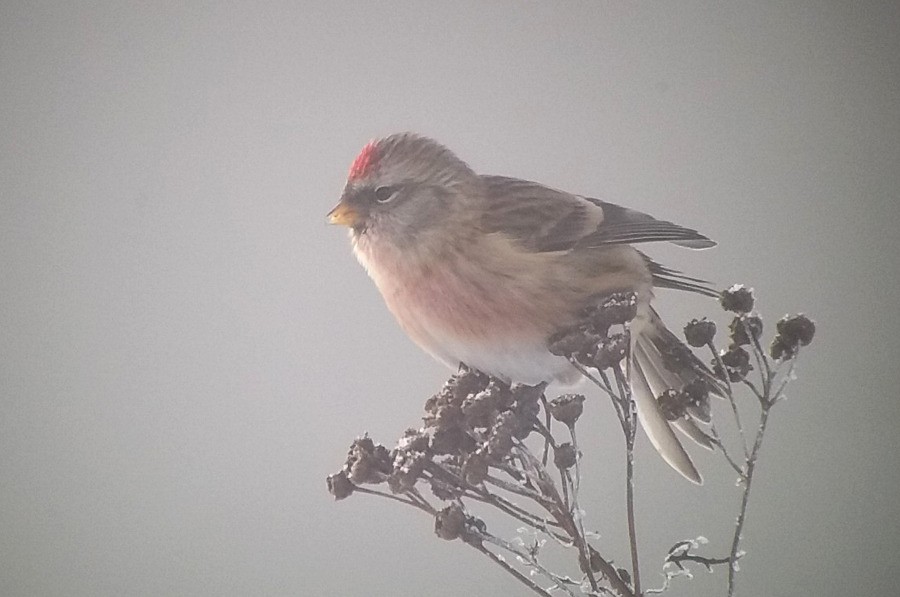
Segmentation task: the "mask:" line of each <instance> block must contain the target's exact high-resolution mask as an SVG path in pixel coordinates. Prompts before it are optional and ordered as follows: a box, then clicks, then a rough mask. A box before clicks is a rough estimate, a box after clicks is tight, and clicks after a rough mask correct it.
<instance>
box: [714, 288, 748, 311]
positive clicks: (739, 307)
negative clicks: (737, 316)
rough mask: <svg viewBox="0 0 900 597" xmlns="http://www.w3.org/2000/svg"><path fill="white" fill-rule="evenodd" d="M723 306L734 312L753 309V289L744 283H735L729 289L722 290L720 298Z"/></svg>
mask: <svg viewBox="0 0 900 597" xmlns="http://www.w3.org/2000/svg"><path fill="white" fill-rule="evenodd" d="M719 300H720V302H721V303H722V308H723V309H725V310H726V311H732V312H734V313H749V312H750V311H752V310H753V289H752V288H747V287H746V286H744V285H743V284H735V285H734V286H732V287H731V288H729V289H728V290H724V291H722V296H721V298H720V299H719Z"/></svg>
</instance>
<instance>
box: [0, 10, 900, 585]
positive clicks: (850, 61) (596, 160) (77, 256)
mask: <svg viewBox="0 0 900 597" xmlns="http://www.w3.org/2000/svg"><path fill="white" fill-rule="evenodd" d="M898 31H900V5H898V4H897V3H896V2H892V1H886V2H874V1H869V2H857V3H839V2H806V1H803V2H790V3H774V2H768V3H746V2H725V3H720V2H700V1H692V2H676V3H658V2H568V3H534V2H532V3H527V2H468V3H466V2H454V3H444V4H438V3H385V4H380V3H349V2H348V3H343V2H323V3H316V4H313V3H305V2H299V3H298V2H284V3H250V2H247V3H242V2H228V3H220V2H192V3H136V2H77V3H76V2H58V1H57V2H11V1H7V2H3V3H2V4H0V594H2V595H9V596H31V595H39V596H44V595H47V596H56V595H60V596H61V595H66V596H71V595H85V596H89V595H148V596H151V595H235V596H238V595H326V596H330V595H377V596H381V595H384V596H392V597H393V596H398V597H406V596H409V597H413V596H420V595H429V596H436V597H443V596H455V595H472V596H482V595H483V596H499V595H504V596H508V595H525V594H527V590H526V589H525V588H523V587H522V586H521V585H519V584H518V583H517V582H516V581H515V580H513V579H512V578H511V577H508V576H507V575H505V574H504V573H502V571H500V570H499V568H497V567H496V566H494V565H492V564H490V562H488V561H487V560H486V559H485V558H483V557H482V556H480V555H479V554H477V553H476V552H475V551H474V550H471V549H469V548H466V547H465V546H463V545H461V544H460V543H459V542H455V543H448V542H444V541H441V540H439V539H437V538H436V537H434V536H433V531H432V521H431V520H429V519H428V518H427V517H425V516H423V515H421V514H420V513H418V512H415V511H413V510H412V509H410V508H404V507H401V506H400V505H398V504H396V503H391V502H389V501H387V500H378V499H370V498H368V496H353V497H352V498H351V499H348V500H346V501H342V502H338V503H335V502H334V501H333V500H332V498H331V497H330V496H329V495H328V493H327V492H326V489H325V482H324V479H325V476H326V475H327V474H329V473H331V472H334V471H336V470H337V469H338V468H339V467H340V465H341V464H342V462H343V460H344V457H345V454H346V449H347V447H348V445H349V443H350V441H351V440H352V439H353V438H354V437H355V436H356V435H358V434H361V433H362V432H364V431H368V432H369V433H370V434H371V435H372V437H373V438H375V439H376V440H379V441H382V442H384V443H385V444H387V445H388V446H392V445H393V443H394V441H395V439H396V438H397V437H398V436H399V435H400V434H401V433H402V431H403V430H404V429H405V428H406V427H408V426H416V425H418V424H419V423H420V416H421V408H422V403H423V402H424V400H425V399H426V398H427V397H428V396H429V395H430V394H432V393H433V392H435V391H437V390H438V389H439V387H440V385H441V384H442V382H443V381H444V379H445V378H446V376H447V374H448V371H446V370H445V369H444V368H443V367H442V366H441V365H439V364H437V363H435V362H433V361H432V360H431V359H430V358H429V357H428V356H427V355H425V354H424V353H422V352H421V351H420V350H419V349H418V348H416V347H415V346H414V345H413V344H412V343H411V342H410V341H409V340H407V339H406V338H405V336H404V335H403V333H402V332H401V330H400V329H399V327H398V326H397V325H396V324H395V323H394V321H393V320H392V318H391V316H390V314H389V313H388V312H387V310H386V308H385V307H384V305H383V304H382V301H381V298H380V296H379V295H378V293H377V291H376V289H375V288H374V286H373V285H372V284H371V282H370V281H369V280H368V278H367V277H366V275H365V273H364V272H363V270H362V268H361V267H359V265H358V264H357V263H356V261H355V259H354V258H353V256H352V254H351V251H350V247H349V243H348V241H347V238H346V231H345V230H343V229H339V228H335V227H329V226H327V225H326V223H325V217H324V216H325V213H326V212H327V211H328V210H329V209H330V208H331V207H332V206H333V204H334V203H335V202H336V201H337V199H338V197H339V195H340V192H341V189H342V186H343V183H344V178H345V176H346V173H347V168H348V166H349V164H350V162H351V161H352V159H353V158H354V156H355V155H356V153H357V152H358V150H359V149H360V148H361V147H362V145H363V144H364V143H365V142H366V141H368V140H369V139H370V138H372V137H376V136H381V135H385V134H389V133H391V132H395V131H402V130H412V131H417V132H419V133H422V134H425V135H429V136H432V137H434V138H436V139H438V140H440V141H441V142H442V143H444V144H446V145H447V146H449V147H450V148H451V149H453V150H454V151H455V152H456V153H457V154H458V155H459V156H460V157H462V158H463V159H464V160H466V161H468V163H469V164H470V165H471V166H472V167H473V168H475V169H476V170H477V171H480V172H485V173H495V174H506V175H510V176H519V177H523V178H528V179H531V180H537V181H540V182H543V183H545V184H548V185H550V186H554V187H558V188H562V189H566V190H569V191H572V192H577V193H581V194H586V195H591V196H597V197H602V198H604V199H606V200H609V201H613V202H617V203H621V204H623V205H627V206H629V207H633V208H635V209H639V210H642V211H646V212H648V213H651V214H654V215H656V216H657V217H660V218H664V219H669V220H673V221H675V222H678V223H680V224H683V225H685V226H689V227H692V228H697V229H698V230H700V231H702V232H703V233H705V234H707V235H709V236H710V237H712V238H714V239H716V240H718V241H719V246H718V247H717V248H716V249H713V250H710V251H704V252H691V251H685V250H682V249H679V248H677V247H674V246H672V245H647V246H646V248H647V251H648V253H649V254H650V255H651V256H653V257H654V258H656V259H657V260H659V261H660V262H661V263H663V264H666V265H669V266H670V267H675V268H678V269H682V270H684V271H686V272H687V273H689V274H692V275H696V276H700V277H704V278H707V279H710V280H712V281H714V282H715V283H716V285H717V286H719V287H725V286H728V285H730V284H732V283H734V282H743V283H746V284H748V285H750V286H753V287H754V288H755V289H756V293H757V298H758V301H757V305H758V308H759V310H760V312H761V314H762V316H763V317H764V319H765V321H766V324H767V332H766V337H767V338H768V337H770V336H769V334H770V333H771V331H772V330H773V329H774V323H775V321H776V320H777V319H778V318H779V317H781V316H782V315H783V314H784V313H787V312H797V311H803V312H806V313H808V314H809V315H810V316H811V317H812V318H813V319H815V320H816V322H817V324H818V334H817V337H816V340H815V342H814V344H813V346H812V347H811V349H810V350H808V351H806V353H805V354H804V355H803V358H802V360H801V362H800V365H799V367H798V370H797V373H798V376H799V381H798V382H797V383H796V384H795V385H792V386H791V387H789V389H788V396H789V399H788V400H787V401H786V402H784V403H783V404H781V405H780V406H779V407H778V408H777V409H776V410H775V412H774V414H773V418H772V421H771V425H770V429H769V433H768V436H767V444H766V446H765V447H764V450H763V453H762V461H761V465H760V467H759V469H758V471H757V476H756V479H755V484H754V495H753V498H752V501H751V507H750V513H749V520H748V523H747V527H746V533H745V537H746V541H745V544H744V547H745V549H746V550H747V551H748V555H747V556H746V557H745V558H744V559H743V560H742V561H741V565H742V572H741V575H740V577H739V581H738V582H739V584H738V589H739V594H741V595H747V596H751V595H761V596H780V595H835V596H837V595H850V594H885V595H886V594H891V593H892V591H893V590H895V587H896V578H895V577H896V572H895V567H896V563H897V555H896V554H897V549H898V547H900V541H898V536H900V502H898V499H897V495H898V492H900V466H898V453H900V433H898V426H900V399H898V395H897V394H898V387H900V367H898V362H900V334H898V332H900V330H898V327H900V326H898V323H897V315H896V304H895V302H896V301H897V299H898V296H900V292H898V291H900V268H898V265H897V259H898V251H900V234H898V225H900V208H898V188H900V34H898ZM658 307H659V309H660V311H661V312H662V314H663V316H664V318H665V319H666V320H667V321H668V322H669V324H670V325H671V326H672V327H673V329H676V330H678V329H680V327H681V325H683V323H684V322H685V321H687V320H688V319H690V318H692V317H698V316H702V315H706V314H710V315H717V312H718V310H717V307H716V305H715V304H714V302H713V301H711V300H709V299H705V298H703V297H700V296H694V295H687V294H684V293H675V292H672V291H661V292H660V297H659V301H658ZM718 321H719V323H720V324H725V323H727V320H726V319H724V318H723V317H718ZM721 327H723V326H722V325H720V329H721ZM599 398H600V397H599V396H598V395H596V394H595V395H592V400H590V401H589V402H588V405H587V407H588V408H587V414H586V415H585V417H586V419H585V420H584V421H583V422H582V423H580V425H581V436H580V438H581V442H582V447H583V448H584V450H585V452H586V454H587V460H586V461H585V463H586V464H585V466H586V467H587V471H586V474H587V475H588V477H589V479H590V481H589V483H588V485H587V486H586V487H585V488H584V492H583V493H582V504H583V506H584V507H585V509H586V510H587V511H588V519H587V525H588V526H589V527H591V528H595V529H596V530H598V531H600V532H601V534H602V538H601V543H600V545H602V546H603V549H602V551H603V552H604V553H608V554H610V555H611V557H613V558H616V559H617V561H619V562H627V543H626V536H625V525H624V519H623V517H622V509H623V506H622V482H621V460H622V451H621V450H622V448H621V437H620V432H619V430H618V429H617V423H616V422H615V421H614V416H613V413H612V410H611V408H610V406H609V404H608V401H607V400H605V399H603V400H601V399H599ZM589 429H590V430H592V431H591V432H590V433H588V432H587V431H586V430H589ZM693 452H694V454H695V455H696V457H697V463H698V466H699V467H700V469H701V470H702V471H703V473H704V475H705V477H706V485H704V486H703V487H695V486H692V485H691V484H689V483H687V482H685V481H683V480H682V479H681V478H680V477H679V476H678V475H677V474H676V473H674V472H673V471H671V470H670V469H668V467H667V466H666V465H665V464H664V463H662V461H661V460H660V459H659V458H658V457H656V456H655V455H654V453H653V450H652V448H651V447H650V446H649V444H648V442H647V441H646V438H644V437H639V440H638V456H637V457H638V466H639V470H638V474H637V485H638V490H637V491H638V498H637V510H638V514H639V517H640V518H639V537H640V543H641V547H642V556H643V562H642V563H643V575H644V584H645V585H647V586H649V587H652V586H656V585H658V584H659V581H660V579H661V577H660V576H658V571H659V569H660V566H659V563H660V562H661V560H662V558H663V556H664V554H665V551H666V550H667V548H668V547H669V546H670V545H672V544H673V543H675V542H676V541H678V540H680V539H684V538H690V537H695V536H697V535H705V536H706V537H709V538H710V540H711V543H710V545H709V549H710V552H709V553H711V554H714V555H715V554H725V553H727V547H728V544H729V541H730V532H731V525H732V520H733V517H734V515H735V514H736V507H737V503H738V499H739V492H738V490H737V488H735V487H734V475H733V473H730V472H729V471H728V469H727V468H726V467H725V466H724V465H723V464H722V463H721V462H720V459H719V457H717V456H714V455H710V454H705V453H700V452H699V451H698V450H693ZM724 582H725V570H724V569H720V570H718V571H717V572H716V573H715V574H712V575H708V574H705V573H703V572H699V573H698V575H697V578H696V579H695V580H694V581H692V582H687V581H681V582H676V584H675V588H674V590H673V591H672V593H671V594H672V595H703V596H706V595H709V596H717V595H723V594H724Z"/></svg>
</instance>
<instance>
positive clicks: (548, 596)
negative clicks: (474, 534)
mask: <svg viewBox="0 0 900 597" xmlns="http://www.w3.org/2000/svg"><path fill="white" fill-rule="evenodd" d="M466 544H468V545H470V546H472V547H474V548H475V549H477V550H478V551H480V552H481V553H482V554H484V555H486V556H487V557H489V558H490V559H491V560H493V562H494V563H495V564H497V565H499V566H500V567H501V568H503V569H504V570H505V571H507V572H508V573H510V574H511V575H513V577H515V578H516V580H518V581H519V582H521V583H522V584H524V585H525V586H526V587H528V588H529V589H531V590H532V591H534V592H535V593H537V594H538V595H542V596H543V597H553V595H551V594H550V593H549V592H548V591H546V590H544V588H543V587H541V586H540V585H539V584H537V583H536V582H534V581H533V580H531V579H530V578H528V576H526V575H525V574H523V573H522V572H521V571H520V570H518V569H517V568H516V567H515V566H511V565H510V563H509V562H507V561H506V560H504V559H503V558H501V557H500V556H499V555H497V554H495V553H494V552H492V551H491V550H489V549H488V548H487V547H485V546H484V545H482V544H481V543H477V542H474V541H466ZM557 584H558V583H557ZM569 595H573V593H572V592H571V591H569Z"/></svg>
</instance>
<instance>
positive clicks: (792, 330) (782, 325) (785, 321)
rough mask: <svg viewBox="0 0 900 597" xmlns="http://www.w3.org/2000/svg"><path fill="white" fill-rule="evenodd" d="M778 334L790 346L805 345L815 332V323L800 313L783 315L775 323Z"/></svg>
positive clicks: (810, 340)
mask: <svg viewBox="0 0 900 597" xmlns="http://www.w3.org/2000/svg"><path fill="white" fill-rule="evenodd" d="M777 329H778V335H780V336H781V337H782V338H784V340H785V342H787V343H788V344H790V345H792V346H796V345H798V344H799V345H800V346H807V345H808V344H809V343H810V342H812V339H813V336H815V334H816V324H815V323H813V321H812V320H811V319H810V318H809V317H807V316H806V315H803V314H802V313H801V314H800V315H790V316H788V315H785V316H784V317H782V318H781V320H779V322H778V324H777Z"/></svg>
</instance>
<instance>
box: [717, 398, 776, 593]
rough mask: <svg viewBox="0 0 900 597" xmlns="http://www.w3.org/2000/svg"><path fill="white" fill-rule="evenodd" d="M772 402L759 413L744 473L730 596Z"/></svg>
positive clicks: (730, 560) (731, 557)
mask: <svg viewBox="0 0 900 597" xmlns="http://www.w3.org/2000/svg"><path fill="white" fill-rule="evenodd" d="M771 406H772V403H771V402H770V403H768V404H764V405H763V406H762V410H761V412H760V415H759V429H758V430H757V432H756V441H754V442H753V449H752V451H751V452H750V456H749V457H748V458H747V470H746V472H745V474H744V479H743V483H744V495H743V497H742V498H741V509H740V512H739V513H738V517H737V522H736V523H735V525H734V536H733V538H732V540H731V553H730V554H729V556H728V597H732V596H733V595H734V585H735V577H736V575H737V560H738V557H740V556H739V554H740V547H741V539H742V537H741V534H742V533H743V531H744V522H746V520H747V504H748V503H749V502H750V488H751V486H752V483H753V472H754V471H755V470H756V461H757V458H758V457H759V450H760V448H762V442H763V437H764V436H765V432H766V424H767V423H768V421H769V409H770V408H771Z"/></svg>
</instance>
